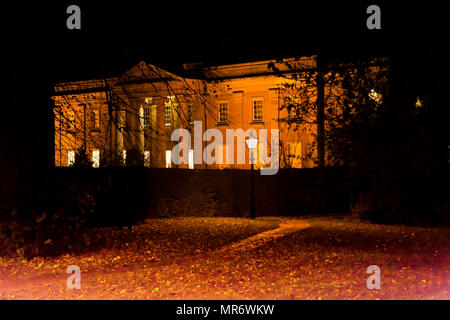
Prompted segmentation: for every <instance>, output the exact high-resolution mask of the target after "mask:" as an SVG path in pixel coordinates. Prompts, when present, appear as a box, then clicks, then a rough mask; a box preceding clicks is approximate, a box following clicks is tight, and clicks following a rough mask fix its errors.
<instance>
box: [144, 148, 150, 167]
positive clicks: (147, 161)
mask: <svg viewBox="0 0 450 320" xmlns="http://www.w3.org/2000/svg"><path fill="white" fill-rule="evenodd" d="M144 167H147V168H150V151H148V150H146V151H144Z"/></svg>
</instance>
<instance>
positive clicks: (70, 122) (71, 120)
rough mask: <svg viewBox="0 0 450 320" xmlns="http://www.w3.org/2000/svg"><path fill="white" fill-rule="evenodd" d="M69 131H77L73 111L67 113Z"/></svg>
mask: <svg viewBox="0 0 450 320" xmlns="http://www.w3.org/2000/svg"><path fill="white" fill-rule="evenodd" d="M67 131H69V132H73V131H75V113H74V112H73V110H69V111H67Z"/></svg>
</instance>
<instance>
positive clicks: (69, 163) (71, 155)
mask: <svg viewBox="0 0 450 320" xmlns="http://www.w3.org/2000/svg"><path fill="white" fill-rule="evenodd" d="M74 164H75V151H68V152H67V166H68V167H70V166H73V165H74Z"/></svg>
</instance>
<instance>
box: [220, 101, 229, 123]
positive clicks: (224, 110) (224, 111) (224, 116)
mask: <svg viewBox="0 0 450 320" xmlns="http://www.w3.org/2000/svg"><path fill="white" fill-rule="evenodd" d="M219 122H228V103H227V102H221V103H219Z"/></svg>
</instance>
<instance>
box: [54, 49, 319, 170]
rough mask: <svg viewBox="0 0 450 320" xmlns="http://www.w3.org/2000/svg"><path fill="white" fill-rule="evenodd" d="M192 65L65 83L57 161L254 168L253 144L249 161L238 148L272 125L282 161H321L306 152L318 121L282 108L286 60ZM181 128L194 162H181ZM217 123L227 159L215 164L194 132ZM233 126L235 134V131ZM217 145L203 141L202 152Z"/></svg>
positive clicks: (141, 68)
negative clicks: (301, 122) (177, 154)
mask: <svg viewBox="0 0 450 320" xmlns="http://www.w3.org/2000/svg"><path fill="white" fill-rule="evenodd" d="M315 61H316V60H315V58H314V57H311V58H308V57H305V58H302V63H303V64H304V65H306V66H308V67H310V68H315ZM269 64H272V65H274V66H276V68H277V69H278V72H277V73H275V72H273V71H272V69H271V68H269V67H268V66H269ZM184 70H185V72H183V74H182V75H177V74H174V73H171V72H169V71H166V70H163V69H161V68H158V67H156V66H154V65H151V64H149V63H146V62H140V63H139V64H138V65H136V66H134V67H133V68H131V69H130V70H128V71H127V72H125V73H123V74H121V75H119V76H117V77H111V78H104V79H93V80H86V81H76V82H66V83H60V84H58V85H57V86H56V87H55V94H54V95H53V97H52V99H53V102H54V116H55V166H58V167H60V166H71V165H74V164H75V162H76V161H81V160H80V159H81V155H80V154H81V153H83V154H84V156H85V158H88V159H87V160H88V161H89V162H90V165H92V166H94V167H100V166H112V165H127V166H134V165H139V166H147V167H157V168H171V167H179V168H190V169H204V168H210V169H248V168H250V165H249V163H250V161H249V150H248V149H247V148H245V157H244V158H245V160H244V162H243V161H242V155H241V158H239V152H240V150H237V148H238V145H239V143H238V139H245V138H246V136H245V132H246V131H247V130H248V129H255V130H256V132H257V134H259V132H261V129H266V130H267V144H266V145H265V146H266V148H267V152H268V153H270V152H271V150H270V146H271V144H270V141H271V132H272V131H271V130H272V129H278V130H279V139H280V145H279V148H280V151H279V154H280V167H293V168H306V167H312V166H314V162H313V161H312V160H311V157H309V158H307V157H305V155H306V154H311V152H312V153H313V154H314V150H312V149H311V146H312V144H313V140H314V138H313V135H312V132H314V130H315V126H312V125H311V126H310V127H309V128H299V126H298V125H292V124H291V125H287V124H286V123H284V122H282V121H280V119H282V118H286V114H285V113H286V111H285V110H280V104H281V103H282V101H281V97H280V88H281V86H282V85H283V83H286V81H287V80H286V78H284V77H282V76H281V75H280V74H282V73H284V72H286V73H287V72H289V69H288V68H287V67H286V65H285V64H284V63H278V62H276V61H260V62H251V63H240V64H233V65H222V66H216V67H208V68H202V67H198V66H196V65H194V64H190V65H184ZM178 128H184V129H186V130H188V131H189V132H190V133H191V137H190V139H191V144H190V149H189V154H188V157H187V159H188V161H187V163H182V164H179V165H175V164H174V163H173V162H172V149H173V147H174V146H175V145H176V144H178V143H179V141H171V135H172V133H173V132H174V130H175V129H178ZM213 128H214V129H217V130H219V131H220V132H221V133H222V136H223V140H222V141H215V142H216V144H217V145H218V146H219V147H218V148H216V149H215V150H214V151H213V152H212V154H214V155H215V156H216V159H223V161H217V162H218V163H208V160H207V159H206V161H205V157H203V159H202V160H201V163H198V161H195V163H194V154H195V148H199V147H200V145H198V144H197V145H195V143H194V135H195V134H200V135H202V137H203V138H205V137H204V136H203V135H204V133H205V132H206V130H208V129H213ZM199 129H201V130H200V131H201V132H200V133H198V132H197V133H196V132H195V131H196V130H197V131H199ZM231 129H233V130H234V134H235V135H233V136H232V137H231V136H230V135H228V136H227V130H231ZM240 130H242V131H240ZM227 137H228V139H227ZM257 138H261V137H257ZM203 140H205V139H203ZM209 143H210V142H208V141H203V142H202V145H201V148H202V154H203V152H205V149H206V147H207V145H208V144H209ZM261 143H263V142H262V140H261V139H259V143H258V148H257V149H256V151H255V152H256V153H255V154H254V156H256V157H255V159H256V162H255V163H256V166H257V167H258V166H259V167H261V166H264V164H263V163H262V162H261V161H260V157H259V155H260V153H259V152H258V151H259V150H260V146H262V144H261ZM244 145H245V143H244ZM80 150H83V151H82V152H81V151H80ZM206 158H207V157H206Z"/></svg>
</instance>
